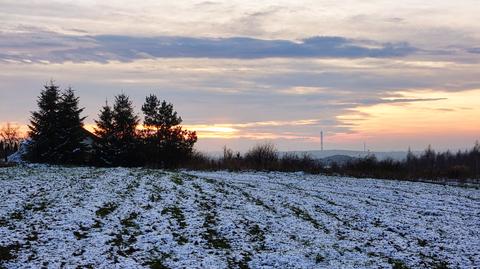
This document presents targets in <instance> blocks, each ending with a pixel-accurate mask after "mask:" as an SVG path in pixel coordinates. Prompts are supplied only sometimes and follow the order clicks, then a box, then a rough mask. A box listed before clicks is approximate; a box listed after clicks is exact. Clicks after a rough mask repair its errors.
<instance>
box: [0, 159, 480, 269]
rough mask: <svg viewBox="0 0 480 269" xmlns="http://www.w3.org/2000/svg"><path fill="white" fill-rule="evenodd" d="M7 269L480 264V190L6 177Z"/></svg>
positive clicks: (172, 175) (115, 174) (86, 172)
mask: <svg viewBox="0 0 480 269" xmlns="http://www.w3.org/2000/svg"><path fill="white" fill-rule="evenodd" d="M0 197H2V202H1V204H0V267H1V266H4V267H6V268H32V267H42V266H44V267H49V268H60V267H64V268H76V267H77V266H80V267H92V268H145V267H147V268H148V267H150V266H152V268H155V267H154V266H159V267H157V268H160V265H163V266H166V267H168V268H246V267H241V266H247V265H248V266H249V267H250V268H392V266H393V265H394V264H397V265H398V264H401V265H405V266H408V267H409V268H432V267H435V266H440V265H448V268H474V267H476V266H479V265H480V230H479V229H478V228H479V227H480V191H479V190H478V189H475V188H462V187H455V186H441V185H434V184H427V183H414V182H400V181H385V180H376V179H351V178H342V177H327V176H319V175H305V174H302V173H290V174H289V173H254V172H248V173H229V172H196V171H178V172H170V171H161V170H148V169H126V168H88V167H84V168H65V167H57V166H43V165H24V166H17V167H10V168H3V169H0Z"/></svg>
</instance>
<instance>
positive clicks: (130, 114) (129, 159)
mask: <svg viewBox="0 0 480 269" xmlns="http://www.w3.org/2000/svg"><path fill="white" fill-rule="evenodd" d="M113 123H114V124H113V126H114V137H115V139H114V148H115V155H114V158H115V163H116V164H117V165H121V166H136V165H138V164H139V159H138V152H137V149H138V141H137V125H138V123H139V119H138V116H137V115H135V112H134V110H133V104H132V102H131V101H130V99H129V98H128V96H127V95H125V94H120V95H117V96H116V97H115V104H114V105H113Z"/></svg>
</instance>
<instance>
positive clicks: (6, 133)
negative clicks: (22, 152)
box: [0, 122, 21, 145]
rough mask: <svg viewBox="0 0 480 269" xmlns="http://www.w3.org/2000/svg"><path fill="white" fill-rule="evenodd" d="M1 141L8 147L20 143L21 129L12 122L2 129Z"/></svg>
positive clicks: (0, 133) (0, 132)
mask: <svg viewBox="0 0 480 269" xmlns="http://www.w3.org/2000/svg"><path fill="white" fill-rule="evenodd" d="M0 138H1V140H2V141H3V142H4V143H5V144H8V145H14V144H16V143H18V142H20V139H21V137H20V127H19V126H17V125H14V124H11V123H10V122H7V124H6V125H5V126H3V127H2V128H1V129H0Z"/></svg>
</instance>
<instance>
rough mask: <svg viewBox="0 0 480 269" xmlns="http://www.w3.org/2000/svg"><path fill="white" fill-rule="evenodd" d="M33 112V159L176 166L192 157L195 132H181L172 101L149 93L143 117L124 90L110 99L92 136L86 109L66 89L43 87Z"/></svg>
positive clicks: (30, 154)
mask: <svg viewBox="0 0 480 269" xmlns="http://www.w3.org/2000/svg"><path fill="white" fill-rule="evenodd" d="M37 105H38V110H37V111H35V112H33V113H32V117H31V121H30V125H29V133H28V135H29V138H30V140H29V143H28V147H27V154H26V156H25V157H26V159H27V160H28V161H30V162H34V163H49V164H72V165H84V164H86V165H95V166H126V167H132V166H149V167H162V168H172V167H178V166H179V165H181V164H182V163H183V162H185V161H186V160H188V159H189V158H190V155H191V154H192V151H193V146H194V144H195V142H196V141H197V135H196V133H195V132H191V131H187V130H183V129H182V126H180V124H181V123H182V119H181V117H179V116H178V115H177V113H176V112H175V111H174V110H173V105H172V104H170V103H167V102H166V101H160V100H159V99H158V98H157V97H156V96H155V95H150V96H148V97H146V99H145V103H144V105H143V106H142V112H143V115H144V118H143V123H142V127H143V128H138V127H139V126H140V122H141V120H140V117H139V116H138V115H137V114H136V113H135V111H134V108H133V104H132V102H131V100H130V99H129V97H128V96H127V95H125V94H119V95H117V96H115V100H114V103H113V106H110V105H109V104H108V102H106V104H105V105H104V106H103V107H102V108H101V110H100V113H99V118H98V119H97V120H96V121H95V123H96V127H95V128H94V134H91V133H90V132H88V131H87V130H85V129H84V120H85V117H83V116H81V113H82V112H83V110H84V108H80V106H79V98H78V97H77V96H75V92H74V91H73V90H72V89H71V88H68V89H66V90H63V91H61V90H60V88H59V86H58V85H55V84H54V83H53V82H50V84H47V85H45V86H44V89H43V90H42V92H41V94H40V96H39V97H38V100H37Z"/></svg>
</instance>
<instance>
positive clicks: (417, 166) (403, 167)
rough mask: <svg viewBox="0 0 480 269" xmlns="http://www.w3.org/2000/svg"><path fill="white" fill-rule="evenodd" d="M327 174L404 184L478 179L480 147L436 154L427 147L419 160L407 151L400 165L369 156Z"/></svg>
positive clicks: (333, 169)
mask: <svg viewBox="0 0 480 269" xmlns="http://www.w3.org/2000/svg"><path fill="white" fill-rule="evenodd" d="M330 170H331V171H332V172H333V173H339V174H344V175H349V176H353V177H372V178H390V179H405V180H415V179H426V180H442V179H457V180H463V179H480V144H479V142H476V144H475V146H474V147H473V148H472V149H471V150H466V151H458V152H456V153H452V152H450V151H447V152H440V153H438V152H435V151H434V150H433V149H432V148H431V147H430V146H429V147H428V148H427V149H426V150H425V151H424V152H423V153H422V154H420V155H418V156H417V155H415V154H413V153H412V152H411V151H409V152H408V154H407V157H406V158H405V160H402V161H394V160H392V159H386V160H381V161H379V160H377V159H376V158H375V156H373V155H371V156H367V157H365V158H363V159H358V160H356V161H353V162H349V163H346V164H344V165H334V166H332V167H331V169H330Z"/></svg>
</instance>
